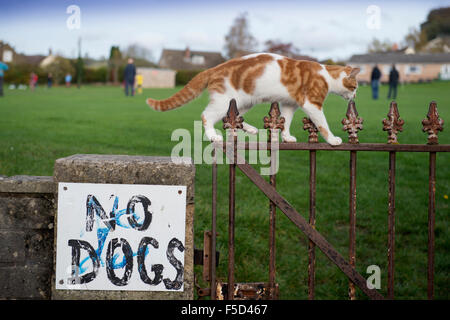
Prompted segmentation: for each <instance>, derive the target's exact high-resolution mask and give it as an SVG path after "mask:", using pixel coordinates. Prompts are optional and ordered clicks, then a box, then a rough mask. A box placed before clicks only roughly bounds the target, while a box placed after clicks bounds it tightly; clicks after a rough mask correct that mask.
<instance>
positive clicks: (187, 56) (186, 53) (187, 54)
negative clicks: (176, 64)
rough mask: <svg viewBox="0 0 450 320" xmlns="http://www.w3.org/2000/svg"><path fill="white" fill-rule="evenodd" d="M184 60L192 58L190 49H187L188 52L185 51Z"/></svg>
mask: <svg viewBox="0 0 450 320" xmlns="http://www.w3.org/2000/svg"><path fill="white" fill-rule="evenodd" d="M184 58H185V59H190V58H191V50H189V47H186V50H184Z"/></svg>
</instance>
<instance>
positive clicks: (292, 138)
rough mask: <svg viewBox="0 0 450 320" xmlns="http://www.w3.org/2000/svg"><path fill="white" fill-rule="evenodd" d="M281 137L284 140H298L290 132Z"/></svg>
mask: <svg viewBox="0 0 450 320" xmlns="http://www.w3.org/2000/svg"><path fill="white" fill-rule="evenodd" d="M281 138H282V139H283V142H297V138H296V137H294V136H291V135H288V134H286V135H285V134H282V135H281Z"/></svg>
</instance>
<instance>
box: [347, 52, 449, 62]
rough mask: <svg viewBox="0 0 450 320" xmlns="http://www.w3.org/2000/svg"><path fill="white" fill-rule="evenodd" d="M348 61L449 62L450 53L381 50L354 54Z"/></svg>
mask: <svg viewBox="0 0 450 320" xmlns="http://www.w3.org/2000/svg"><path fill="white" fill-rule="evenodd" d="M348 62H350V63H450V53H416V54H404V53H399V52H383V53H369V54H355V55H353V56H352V57H351V58H350V59H349V61H348Z"/></svg>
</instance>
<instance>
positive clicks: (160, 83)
mask: <svg viewBox="0 0 450 320" xmlns="http://www.w3.org/2000/svg"><path fill="white" fill-rule="evenodd" d="M136 73H137V74H140V75H142V80H143V81H142V87H143V88H173V87H175V73H176V72H175V71H173V70H169V69H155V68H145V67H137V68H136ZM135 84H136V85H137V83H135Z"/></svg>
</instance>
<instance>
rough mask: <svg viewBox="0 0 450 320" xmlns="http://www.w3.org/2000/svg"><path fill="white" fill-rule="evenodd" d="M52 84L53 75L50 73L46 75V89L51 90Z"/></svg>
mask: <svg viewBox="0 0 450 320" xmlns="http://www.w3.org/2000/svg"><path fill="white" fill-rule="evenodd" d="M52 84H53V75H52V73H51V72H49V73H48V74H47V88H49V89H50V88H51V87H52Z"/></svg>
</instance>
